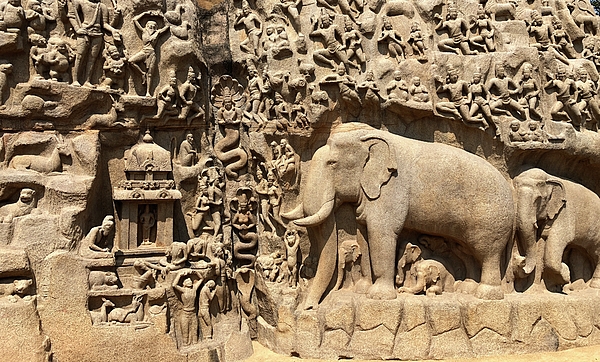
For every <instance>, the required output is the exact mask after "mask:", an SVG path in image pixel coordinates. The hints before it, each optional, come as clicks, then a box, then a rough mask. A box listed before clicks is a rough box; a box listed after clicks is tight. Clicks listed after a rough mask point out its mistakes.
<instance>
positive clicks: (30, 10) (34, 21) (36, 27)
mask: <svg viewBox="0 0 600 362" xmlns="http://www.w3.org/2000/svg"><path fill="white" fill-rule="evenodd" d="M25 19H26V20H27V23H28V24H27V34H29V36H30V37H31V35H32V34H39V35H42V36H46V27H47V22H49V21H55V20H56V19H55V18H54V17H53V16H52V14H50V9H48V8H45V9H44V8H43V7H42V4H41V3H40V2H39V1H38V0H29V1H28V2H27V10H25Z"/></svg>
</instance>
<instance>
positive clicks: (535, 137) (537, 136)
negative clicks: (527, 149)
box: [525, 121, 544, 142]
mask: <svg viewBox="0 0 600 362" xmlns="http://www.w3.org/2000/svg"><path fill="white" fill-rule="evenodd" d="M528 127H529V129H528V130H527V135H526V136H525V140H526V141H530V142H544V131H543V130H542V128H541V126H540V122H538V121H529V125H528Z"/></svg>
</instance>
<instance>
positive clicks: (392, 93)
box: [385, 70, 408, 102]
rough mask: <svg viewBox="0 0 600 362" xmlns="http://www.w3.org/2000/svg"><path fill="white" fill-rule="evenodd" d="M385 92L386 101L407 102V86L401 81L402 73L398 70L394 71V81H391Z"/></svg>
mask: <svg viewBox="0 0 600 362" xmlns="http://www.w3.org/2000/svg"><path fill="white" fill-rule="evenodd" d="M385 90H386V92H387V95H388V100H390V99H396V100H399V101H402V102H406V101H407V100H408V86H407V85H406V82H405V81H404V80H402V72H400V71H399V70H396V71H394V79H392V80H391V81H390V82H389V83H388V84H387V86H386V87H385Z"/></svg>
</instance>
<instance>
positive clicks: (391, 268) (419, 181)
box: [282, 123, 514, 308]
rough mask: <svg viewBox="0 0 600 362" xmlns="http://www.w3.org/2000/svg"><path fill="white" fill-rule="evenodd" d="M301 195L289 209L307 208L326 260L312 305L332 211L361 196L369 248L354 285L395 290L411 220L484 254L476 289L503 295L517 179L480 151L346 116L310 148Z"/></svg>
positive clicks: (333, 239)
mask: <svg viewBox="0 0 600 362" xmlns="http://www.w3.org/2000/svg"><path fill="white" fill-rule="evenodd" d="M490 190H493V192H490ZM301 195H302V203H301V204H300V205H299V206H298V207H297V208H296V209H295V210H293V211H291V212H289V213H284V214H283V215H282V216H284V217H285V218H287V219H297V218H298V217H300V216H303V215H306V217H304V218H302V219H299V220H296V221H294V223H295V224H296V225H299V226H306V227H308V228H309V233H310V235H311V240H312V241H313V245H311V254H312V255H314V256H316V257H318V259H319V262H318V266H317V271H316V275H315V278H314V280H313V283H312V285H311V287H310V290H309V293H308V296H307V300H306V302H305V308H312V307H314V306H316V305H317V304H318V303H319V301H320V299H321V297H322V296H323V293H324V292H325V290H326V289H327V286H328V285H329V283H330V281H331V278H332V276H333V272H334V270H335V266H336V257H337V252H336V251H337V246H338V241H337V232H336V223H335V211H334V210H335V209H336V207H339V206H340V205H342V204H344V203H348V204H351V205H356V215H357V219H356V220H357V226H358V231H359V232H358V235H357V242H358V244H359V245H360V247H361V249H362V250H363V256H362V258H361V270H362V278H361V280H359V282H358V283H357V287H356V288H357V291H361V290H362V289H364V290H365V291H366V290H367V289H368V296H369V297H370V298H374V299H394V298H396V289H395V288H394V276H395V262H396V255H395V254H396V244H397V238H398V235H399V234H400V232H401V231H402V230H403V229H404V228H407V229H411V230H414V231H417V232H421V233H424V234H428V235H437V236H441V237H444V238H448V239H453V240H457V241H460V242H461V244H463V245H464V246H465V247H466V248H467V249H468V250H469V251H470V252H471V253H472V254H473V256H474V258H475V259H476V260H477V261H478V262H480V263H481V279H480V280H481V282H480V284H479V286H478V287H477V290H476V293H475V294H476V296H477V297H479V298H484V299H502V298H503V297H504V295H503V292H502V288H501V277H500V259H501V255H502V252H503V251H504V249H505V247H506V245H507V243H508V242H509V240H511V239H512V236H513V225H514V206H513V195H512V188H511V186H510V184H509V183H508V182H507V181H506V179H505V178H504V177H503V176H502V174H500V172H499V171H498V170H496V169H495V168H494V167H493V166H492V165H490V164H489V163H488V162H486V161H485V160H483V159H482V158H479V157H477V156H475V155H473V154H471V153H468V152H466V151H463V150H459V149H457V148H454V147H452V146H447V145H444V144H438V143H426V142H421V141H416V140H412V139H408V138H404V137H401V136H397V135H393V134H391V133H389V132H385V131H379V130H375V129H374V128H372V127H370V126H367V125H365V124H360V123H345V124H342V125H339V126H338V127H336V128H334V129H333V130H332V131H331V135H330V137H329V139H328V140H327V144H326V145H325V146H323V147H321V148H320V149H318V150H317V151H316V152H315V154H314V155H313V158H312V161H311V164H310V170H309V172H308V175H307V178H306V182H305V183H304V184H303V187H302V189H301ZM365 236H366V238H365ZM367 242H368V246H367ZM367 250H368V252H367ZM371 269H372V271H371ZM371 275H372V276H373V278H374V283H373V284H371V283H372V279H371Z"/></svg>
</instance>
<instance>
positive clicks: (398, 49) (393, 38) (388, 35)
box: [377, 16, 406, 63]
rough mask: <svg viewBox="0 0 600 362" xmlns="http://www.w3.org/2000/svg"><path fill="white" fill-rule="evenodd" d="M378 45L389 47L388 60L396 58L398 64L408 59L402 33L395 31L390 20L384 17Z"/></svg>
mask: <svg viewBox="0 0 600 362" xmlns="http://www.w3.org/2000/svg"><path fill="white" fill-rule="evenodd" d="M377 43H384V44H386V45H387V50H388V58H390V57H391V58H395V59H396V61H397V62H398V63H400V62H402V61H403V60H404V59H406V43H405V42H404V41H403V40H402V37H401V36H400V33H398V32H397V31H396V30H394V27H393V25H392V22H391V21H390V18H388V17H387V16H384V17H383V26H382V28H381V35H379V38H377Z"/></svg>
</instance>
